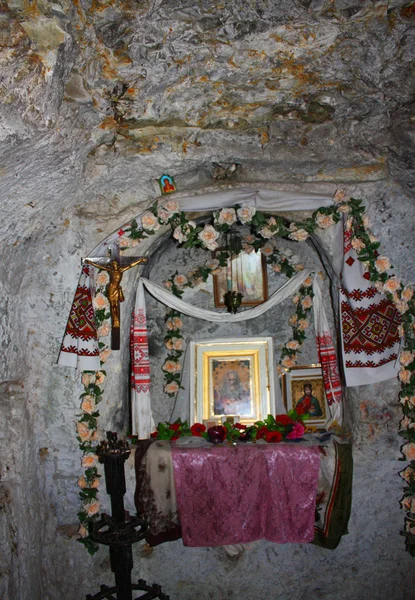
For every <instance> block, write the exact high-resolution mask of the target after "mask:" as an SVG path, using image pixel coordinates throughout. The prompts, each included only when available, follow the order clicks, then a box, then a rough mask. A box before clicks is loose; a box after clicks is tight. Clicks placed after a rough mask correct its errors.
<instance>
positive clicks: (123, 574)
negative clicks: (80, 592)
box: [86, 431, 169, 600]
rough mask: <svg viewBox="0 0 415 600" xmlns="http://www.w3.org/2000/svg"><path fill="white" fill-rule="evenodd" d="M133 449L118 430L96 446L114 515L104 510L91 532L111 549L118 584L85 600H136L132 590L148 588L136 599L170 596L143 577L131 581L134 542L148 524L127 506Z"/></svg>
mask: <svg viewBox="0 0 415 600" xmlns="http://www.w3.org/2000/svg"><path fill="white" fill-rule="evenodd" d="M130 453H131V451H130V450H129V448H128V444H126V443H125V442H122V441H121V440H118V439H117V434H116V433H112V432H111V431H108V432H107V440H106V441H103V442H101V444H100V445H99V446H98V448H97V454H98V456H99V457H100V461H101V462H103V463H104V469H105V482H106V487H107V493H108V494H109V495H110V496H111V513H112V516H110V515H106V514H103V515H102V517H101V519H100V520H99V521H97V522H96V523H95V524H94V527H93V530H92V532H91V533H90V535H91V537H92V538H93V540H94V541H96V542H97V543H99V544H105V545H106V546H109V549H110V561H111V571H112V572H113V573H114V576H115V586H114V587H108V586H106V585H101V590H100V591H99V592H98V593H97V594H95V595H94V596H91V595H90V594H88V595H87V596H86V600H104V599H107V600H133V590H140V591H144V592H147V593H145V594H142V595H140V596H138V597H137V598H136V599H135V600H153V599H155V598H159V599H160V600H169V596H167V595H166V594H164V593H163V592H162V591H161V587H160V586H159V585H157V584H154V585H152V586H149V585H147V583H146V582H145V581H144V579H139V580H138V582H137V583H131V571H132V568H133V554H132V550H131V546H132V544H134V543H135V542H138V541H140V540H142V539H143V538H144V535H145V530H146V525H145V524H144V522H143V521H142V520H141V519H140V517H138V516H137V517H131V516H130V515H129V514H128V512H126V511H125V510H124V494H125V492H126V488H125V473H124V463H125V461H126V460H127V458H128V457H129V455H130Z"/></svg>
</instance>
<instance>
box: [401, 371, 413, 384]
mask: <svg viewBox="0 0 415 600" xmlns="http://www.w3.org/2000/svg"><path fill="white" fill-rule="evenodd" d="M411 374H412V373H411V371H408V369H401V370H400V371H399V375H398V377H399V380H400V381H402V383H409V382H410V381H411Z"/></svg>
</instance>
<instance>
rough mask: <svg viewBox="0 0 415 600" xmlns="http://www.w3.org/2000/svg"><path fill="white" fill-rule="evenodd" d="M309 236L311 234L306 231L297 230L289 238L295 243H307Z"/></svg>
mask: <svg viewBox="0 0 415 600" xmlns="http://www.w3.org/2000/svg"><path fill="white" fill-rule="evenodd" d="M308 236H309V233H308V231H306V230H305V229H295V230H293V231H291V233H290V234H289V236H288V237H289V238H290V240H294V241H295V242H305V240H306V239H307V238H308Z"/></svg>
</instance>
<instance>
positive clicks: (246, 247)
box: [242, 242, 255, 254]
mask: <svg viewBox="0 0 415 600" xmlns="http://www.w3.org/2000/svg"><path fill="white" fill-rule="evenodd" d="M242 250H243V251H244V252H245V254H251V253H252V252H254V251H255V248H254V246H251V245H250V244H247V243H246V242H242Z"/></svg>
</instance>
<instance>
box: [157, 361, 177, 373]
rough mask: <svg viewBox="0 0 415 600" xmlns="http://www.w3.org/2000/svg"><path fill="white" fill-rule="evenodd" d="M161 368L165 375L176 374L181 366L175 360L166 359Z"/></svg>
mask: <svg viewBox="0 0 415 600" xmlns="http://www.w3.org/2000/svg"><path fill="white" fill-rule="evenodd" d="M161 368H162V369H163V371H167V373H177V372H178V371H180V370H181V365H180V363H179V362H177V361H175V360H169V359H168V360H166V361H165V362H164V365H163V366H162V367H161Z"/></svg>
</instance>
